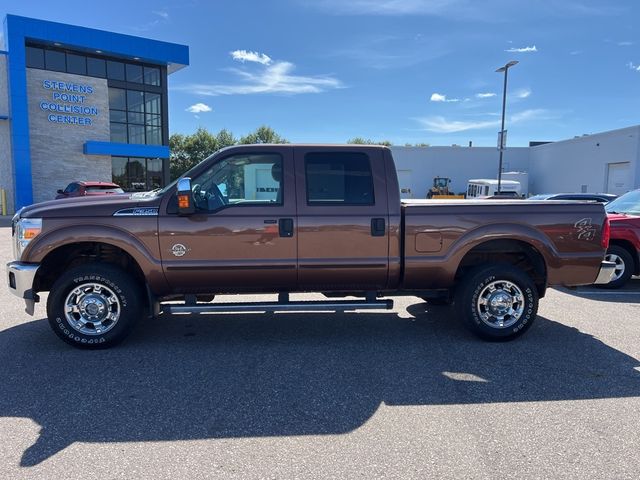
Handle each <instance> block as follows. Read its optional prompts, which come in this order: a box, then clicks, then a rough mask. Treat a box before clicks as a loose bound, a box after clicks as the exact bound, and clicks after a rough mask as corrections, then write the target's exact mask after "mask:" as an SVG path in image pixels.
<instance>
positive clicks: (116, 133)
mask: <svg viewBox="0 0 640 480" xmlns="http://www.w3.org/2000/svg"><path fill="white" fill-rule="evenodd" d="M111 141H112V142H116V143H127V124H126V123H114V122H111Z"/></svg>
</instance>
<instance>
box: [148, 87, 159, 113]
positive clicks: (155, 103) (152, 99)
mask: <svg viewBox="0 0 640 480" xmlns="http://www.w3.org/2000/svg"><path fill="white" fill-rule="evenodd" d="M144 99H145V111H146V112H147V113H155V114H157V115H159V114H160V105H161V102H160V95H158V94H157V93H150V92H146V93H145V94H144Z"/></svg>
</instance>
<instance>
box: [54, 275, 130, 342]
mask: <svg viewBox="0 0 640 480" xmlns="http://www.w3.org/2000/svg"><path fill="white" fill-rule="evenodd" d="M141 298H142V297H141V289H140V287H139V286H138V285H137V284H136V282H134V280H133V279H132V278H131V276H130V275H129V274H128V273H126V272H124V271H123V270H121V269H120V268H118V267H116V266H114V265H109V264H103V263H90V264H85V265H80V266H78V267H75V268H72V269H70V270H68V271H66V272H64V273H63V274H62V275H61V276H60V278H59V279H58V280H57V281H56V282H55V283H54V285H53V287H51V291H50V292H49V298H48V300H47V317H48V319H49V324H50V325H51V328H52V329H53V331H54V332H55V333H56V335H58V336H59V337H60V338H61V339H62V340H64V341H65V342H67V343H68V344H70V345H73V346H74V347H79V348H107V347H111V346H113V345H115V344H117V343H119V342H121V341H122V340H123V339H124V338H125V337H126V336H127V335H128V334H129V332H130V331H131V329H132V328H133V327H134V325H135V323H136V321H137V320H138V319H139V318H140V317H141V316H142V313H143V309H142V304H141V301H140V299H141Z"/></svg>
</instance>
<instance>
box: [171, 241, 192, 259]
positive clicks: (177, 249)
mask: <svg viewBox="0 0 640 480" xmlns="http://www.w3.org/2000/svg"><path fill="white" fill-rule="evenodd" d="M188 251H189V249H188V248H187V247H185V246H184V245H183V244H181V243H176V244H175V245H174V246H173V247H171V253H173V254H174V255H175V256H176V257H182V256H184V255H185V254H186V253H187V252H188Z"/></svg>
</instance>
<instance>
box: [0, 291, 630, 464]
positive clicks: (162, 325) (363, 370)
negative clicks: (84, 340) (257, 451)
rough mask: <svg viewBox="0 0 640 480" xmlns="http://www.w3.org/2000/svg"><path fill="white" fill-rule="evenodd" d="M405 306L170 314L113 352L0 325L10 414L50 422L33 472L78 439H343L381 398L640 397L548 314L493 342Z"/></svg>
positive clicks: (612, 364) (437, 401)
mask: <svg viewBox="0 0 640 480" xmlns="http://www.w3.org/2000/svg"><path fill="white" fill-rule="evenodd" d="M427 308H428V309H429V310H431V311H430V312H428V314H427V313H425V309H427ZM408 313H409V314H411V315H412V316H413V317H414V318H401V317H402V316H410V315H407V312H405V311H402V313H401V314H400V315H398V314H397V313H358V314H355V313H351V314H318V313H313V314H266V315H259V314H257V315H256V314H232V315H218V316H216V317H213V318H212V317H208V316H183V317H174V318H168V317H164V318H160V319H158V320H155V321H151V320H146V321H143V322H141V324H140V326H139V328H138V329H137V330H136V332H135V333H134V334H133V336H132V337H131V338H129V339H128V340H127V341H126V342H125V343H124V344H122V345H121V346H119V347H116V348H114V349H111V350H104V351H80V350H76V349H73V348H72V347H68V346H66V345H65V344H63V343H62V342H60V341H59V340H58V339H57V337H55V336H54V335H53V334H52V333H51V332H50V331H49V326H48V324H47V322H46V320H37V321H32V322H29V323H25V324H21V325H19V326H16V327H14V328H11V329H9V330H6V331H3V332H0V352H1V353H0V360H1V361H2V368H1V369H0V385H2V389H1V390H0V416H2V417H25V418H30V419H33V420H34V421H35V422H37V423H38V424H39V425H40V426H41V431H40V436H39V438H38V439H37V441H36V442H35V444H33V445H32V446H31V447H29V448H28V449H27V450H26V451H25V452H24V454H23V456H22V459H21V465H22V466H25V467H28V466H34V465H37V464H39V463H41V462H43V461H44V460H46V459H48V458H50V457H51V456H53V455H55V454H56V453H57V452H59V451H61V450H63V449H64V448H65V447H67V446H69V445H71V444H72V443H73V442H143V441H173V440H191V439H214V438H233V437H260V436H285V435H323V434H341V433H346V432H349V431H352V430H354V429H357V428H358V427H360V426H362V425H363V424H364V423H365V422H366V421H367V420H368V419H369V418H370V417H371V416H372V415H373V414H374V413H375V411H376V409H377V408H378V407H379V405H380V404H381V403H382V402H384V403H385V404H386V405H391V406H393V405H448V404H486V403H494V402H529V401H553V400H575V399H598V398H617V397H635V396H640V373H639V372H638V371H636V370H634V368H635V367H637V366H638V365H639V364H640V361H638V360H636V359H634V358H633V357H630V356H628V355H626V354H624V353H621V352H619V351H617V350H615V349H613V348H611V347H609V346H607V345H606V344H604V343H602V342H601V341H599V340H597V339H595V338H593V337H592V336H590V335H586V334H583V333H581V332H580V331H578V330H576V329H574V328H570V327H567V326H565V325H562V324H560V323H557V322H555V321H552V320H550V319H546V318H543V317H538V319H537V321H536V323H535V324H534V325H533V327H532V329H531V330H530V331H529V332H528V333H527V334H526V335H525V336H524V337H522V338H521V339H519V340H517V341H514V342H509V343H486V342H482V341H480V340H477V339H476V338H475V337H473V336H471V335H470V334H468V333H467V332H466V330H464V329H463V328H462V327H461V326H459V325H458V323H457V322H455V321H453V320H452V319H451V318H450V317H452V316H453V314H452V312H451V311H450V310H449V309H447V308H444V307H427V305H426V304H424V303H422V304H414V305H412V306H410V307H409V309H408Z"/></svg>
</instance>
